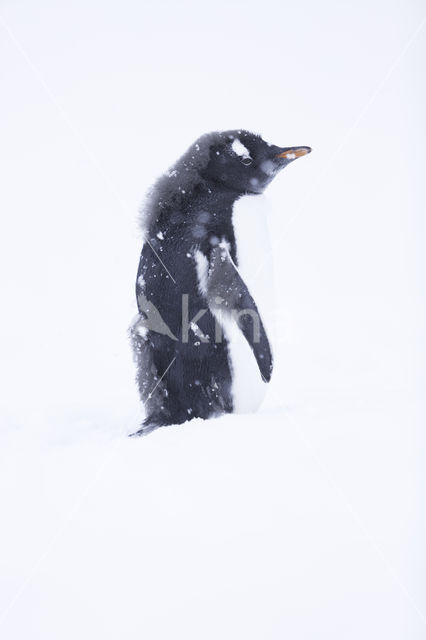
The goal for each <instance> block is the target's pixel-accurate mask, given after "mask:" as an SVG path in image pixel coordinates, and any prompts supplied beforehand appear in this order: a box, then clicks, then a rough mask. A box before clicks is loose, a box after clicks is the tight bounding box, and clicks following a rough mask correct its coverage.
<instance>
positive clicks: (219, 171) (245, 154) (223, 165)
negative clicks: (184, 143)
mask: <svg viewBox="0 0 426 640" xmlns="http://www.w3.org/2000/svg"><path fill="white" fill-rule="evenodd" d="M206 145H207V146H208V157H206V156H207V149H206V148H205V146H206ZM195 149H199V151H200V152H204V157H206V160H207V163H206V165H205V166H204V168H203V169H202V171H201V174H202V176H203V178H205V179H207V180H212V181H213V182H215V183H219V184H222V185H223V186H225V187H227V188H229V189H232V190H234V191H237V192H239V193H241V194H244V193H253V194H259V193H262V192H263V191H264V189H265V188H266V187H267V186H268V184H269V183H270V182H271V181H272V180H273V179H274V177H275V176H276V175H277V173H279V172H280V171H281V170H282V169H284V167H286V166H287V165H288V164H290V162H293V160H296V158H300V157H301V156H304V155H306V154H308V153H310V152H311V149H310V147H278V146H276V145H273V144H269V143H268V142H265V141H264V140H263V139H262V138H261V137H260V136H259V135H257V134H254V133H250V131H244V130H235V131H224V132H220V133H216V134H208V135H207V136H203V137H202V138H200V139H199V140H198V141H197V143H195Z"/></svg>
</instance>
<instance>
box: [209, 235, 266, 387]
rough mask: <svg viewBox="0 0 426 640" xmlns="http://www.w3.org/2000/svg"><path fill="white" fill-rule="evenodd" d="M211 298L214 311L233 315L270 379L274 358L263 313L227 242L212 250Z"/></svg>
mask: <svg viewBox="0 0 426 640" xmlns="http://www.w3.org/2000/svg"><path fill="white" fill-rule="evenodd" d="M206 284H207V286H206V289H207V291H206V293H207V301H208V305H209V308H210V310H211V311H212V313H213V314H214V315H215V316H217V315H220V314H221V313H228V314H230V315H232V317H233V318H234V320H235V322H236V323H237V325H238V327H239V329H240V330H241V332H242V334H243V335H244V337H245V339H246V340H247V342H248V344H249V345H250V348H251V350H252V351H253V354H254V357H255V358H256V362H257V366H258V367H259V371H260V374H261V376H262V379H263V381H264V382H269V381H270V379H271V374H272V369H273V358H272V352H271V347H270V344H269V340H268V336H267V335H266V331H265V327H264V326H263V322H262V319H261V317H260V313H259V311H258V308H257V306H256V303H255V301H254V300H253V297H252V296H251V294H250V291H249V290H248V287H247V285H246V283H245V282H244V280H243V279H242V277H241V275H240V274H239V272H238V269H237V267H236V266H235V264H234V261H233V260H232V257H231V255H230V253H229V249H228V247H227V246H225V245H224V243H221V244H220V245H219V246H216V247H214V248H213V249H212V250H211V253H210V258H209V269H208V277H207V283H206Z"/></svg>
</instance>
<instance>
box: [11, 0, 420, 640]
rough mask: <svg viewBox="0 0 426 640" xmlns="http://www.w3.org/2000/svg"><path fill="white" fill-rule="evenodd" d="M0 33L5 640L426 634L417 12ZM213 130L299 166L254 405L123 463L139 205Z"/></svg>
mask: <svg viewBox="0 0 426 640" xmlns="http://www.w3.org/2000/svg"><path fill="white" fill-rule="evenodd" d="M1 12H2V19H3V22H1V23H0V32H1V39H0V47H1V53H2V55H1V59H2V87H3V91H2V95H3V97H2V101H1V104H0V115H1V118H0V123H1V124H0V126H1V128H2V144H1V153H0V162H1V175H2V189H1V194H0V198H1V202H0V206H1V211H2V230H1V234H0V263H1V264H0V273H1V275H0V278H1V291H2V299H1V301H2V315H1V321H2V329H1V333H0V348H1V368H0V388H1V397H0V420H1V431H0V492H1V496H0V497H1V528H0V637H2V638H7V639H8V640H9V639H10V640H17V639H24V638H25V639H27V638H37V639H40V640H56V639H57V638H61V640H68V639H70V640H71V639H73V640H74V639H75V638H76V637H78V638H81V639H82V640H86V639H87V640H89V639H90V640H92V639H93V638H102V639H109V638H111V639H116V638H125V639H126V640H127V639H129V640H131V639H133V638H135V639H136V638H142V637H143V638H145V637H146V638H149V639H150V640H151V639H152V640H157V639H158V640H159V639H161V640H164V639H166V638H167V639H169V638H178V639H181V638H182V639H185V640H189V639H194V640H195V639H199V638H203V639H213V638H214V639H215V640H216V639H217V638H223V639H226V640H230V639H231V638H232V639H235V638H244V639H246V638H253V639H256V640H257V639H259V638H262V639H263V638H265V639H270V640H276V639H277V638H292V639H295V640H296V639H297V640H299V639H300V640H306V639H311V638H312V639H314V638H315V639H316V638H327V639H328V640H340V639H341V638H345V639H346V638H348V639H351V638H353V639H357V640H358V639H361V638H362V639H363V640H376V639H377V638H386V640H394V639H395V640H408V639H409V640H418V639H420V638H424V637H426V584H425V574H426V558H425V553H424V540H425V539H426V518H425V509H424V504H425V492H424V486H425V473H424V466H425V465H424V460H425V456H426V451H425V441H424V425H425V406H424V398H423V393H424V382H425V367H424V362H425V344H424V335H423V327H424V324H425V283H424V272H425V264H424V258H423V255H422V252H423V246H424V234H425V226H426V225H425V221H424V203H425V197H424V196H425V194H424V175H425V168H426V167H425V159H424V145H425V136H424V123H423V118H424V111H425V106H426V105H425V103H426V100H425V98H426V96H425V87H424V70H423V60H424V55H425V48H426V26H425V27H423V29H422V30H419V28H420V26H421V22H422V20H423V16H424V3H422V2H412V3H404V2H402V1H397V2H394V3H391V4H389V3H388V2H381V1H378V0H374V1H373V2H368V3H357V4H355V3H352V6H351V5H348V4H347V3H337V4H336V3H333V2H331V1H329V0H326V1H325V2H322V3H316V2H314V1H313V0H312V1H311V2H300V3H297V4H296V3H288V2H285V3H282V2H278V1H276V2H275V1H272V0H267V1H266V2H264V3H262V5H259V4H258V3H254V2H231V3H228V2H225V1H224V0H223V1H222V0H220V1H219V2H217V3H215V5H214V7H213V6H209V10H208V11H207V8H206V7H205V6H204V5H203V3H195V2H192V1H191V2H182V3H172V2H166V1H163V2H161V3H159V4H158V5H156V6H154V4H145V5H144V4H142V3H136V2H131V1H129V0H125V1H124V2H122V3H120V6H118V4H117V3H114V4H108V5H107V6H104V4H103V3H100V2H98V1H96V0H91V1H89V2H84V3H83V2H82V0H77V1H76V2H74V3H71V4H69V5H64V4H63V3H58V2H53V1H52V2H48V1H45V2H41V3H36V4H34V3H30V2H27V1H23V2H20V3H16V4H15V3H14V4H12V3H3V6H2V10H1ZM232 127H245V128H248V129H254V130H257V131H259V132H261V133H262V135H263V136H264V138H265V139H267V140H270V141H271V142H274V143H275V144H280V145H293V144H294V145H304V144H305V145H310V146H312V148H313V153H312V154H311V155H310V156H309V157H308V158H305V159H301V160H298V161H297V162H295V163H293V164H292V165H291V166H290V167H288V168H287V169H286V170H285V172H283V174H282V175H281V176H280V177H279V178H277V180H276V181H275V182H274V183H273V184H272V185H271V186H270V188H269V189H268V192H267V196H268V199H269V202H270V207H271V211H270V219H269V226H270V229H271V236H272V253H273V258H274V262H275V269H276V289H277V291H276V294H277V295H276V300H277V302H276V303H275V306H274V307H273V308H272V309H271V312H270V316H271V321H272V324H273V325H274V327H275V361H276V370H275V373H274V378H273V381H272V383H271V385H270V388H269V390H268V395H267V398H266V401H265V404H264V406H263V409H262V411H261V412H260V413H258V414H256V415H251V416H226V417H224V418H220V419H218V420H213V421H210V422H202V421H193V422H191V423H187V424H186V425H184V426H181V427H172V428H168V429H161V430H158V431H157V432H155V433H153V434H152V435H150V436H149V437H147V438H143V439H139V440H135V439H128V438H126V437H125V436H126V434H127V433H129V432H130V431H132V430H134V429H135V427H136V426H137V425H138V423H139V421H140V418H141V410H140V407H139V403H138V398H137V394H136V388H135V386H134V383H133V377H134V368H133V363H132V360H131V354H130V349H129V345H128V341H127V335H126V330H127V326H128V325H129V323H130V321H131V319H132V317H133V315H134V313H135V303H134V299H133V283H134V276H135V271H136V267H137V261H138V256H139V251H140V237H139V235H138V230H137V226H136V213H137V209H138V207H139V204H140V201H141V199H142V195H143V193H144V191H145V190H146V188H147V187H148V185H149V184H150V182H151V181H152V179H153V178H155V176H156V175H158V174H159V173H161V172H162V171H163V170H164V169H165V168H166V167H167V166H168V165H170V164H171V163H172V162H173V161H174V160H175V159H176V158H177V157H178V155H179V154H180V153H181V152H182V151H184V150H185V148H186V147H187V146H188V145H189V144H190V143H191V142H192V141H193V140H194V139H195V138H196V137H197V136H198V135H200V134H201V133H203V132H205V131H208V130H212V129H222V128H232ZM255 259H256V260H257V261H258V262H259V266H260V265H261V264H262V260H263V257H262V256H255Z"/></svg>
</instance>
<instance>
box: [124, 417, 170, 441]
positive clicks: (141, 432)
mask: <svg viewBox="0 0 426 640" xmlns="http://www.w3.org/2000/svg"><path fill="white" fill-rule="evenodd" d="M162 426H163V425H162V424H159V423H158V422H157V421H154V420H152V418H150V417H148V418H145V420H144V421H143V422H142V424H141V428H140V429H138V430H137V431H135V432H134V433H129V438H136V437H141V436H147V435H149V434H150V433H151V432H152V431H155V429H159V428H160V427H162Z"/></svg>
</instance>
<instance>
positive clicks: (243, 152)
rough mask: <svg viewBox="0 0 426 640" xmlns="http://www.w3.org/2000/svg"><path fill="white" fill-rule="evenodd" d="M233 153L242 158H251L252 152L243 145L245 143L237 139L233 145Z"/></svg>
mask: <svg viewBox="0 0 426 640" xmlns="http://www.w3.org/2000/svg"><path fill="white" fill-rule="evenodd" d="M231 148H232V151H233V152H234V153H235V154H236V155H237V156H240V158H250V151H249V150H248V149H247V147H245V146H244V145H243V143H242V142H241V141H240V140H238V138H235V140H234V142H233V143H232V145H231Z"/></svg>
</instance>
